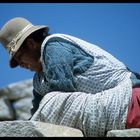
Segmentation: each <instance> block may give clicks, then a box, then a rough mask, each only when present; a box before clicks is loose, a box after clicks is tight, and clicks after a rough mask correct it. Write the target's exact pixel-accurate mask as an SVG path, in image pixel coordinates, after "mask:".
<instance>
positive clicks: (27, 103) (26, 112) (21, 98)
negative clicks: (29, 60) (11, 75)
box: [0, 79, 33, 120]
mask: <svg viewBox="0 0 140 140" xmlns="http://www.w3.org/2000/svg"><path fill="white" fill-rule="evenodd" d="M32 92H33V85H32V79H28V80H23V81H20V82H16V83H12V84H9V85H8V86H6V87H3V88H1V89H0V99H2V100H0V101H1V102H2V103H3V108H2V107H1V112H0V120H1V118H2V119H3V120H9V117H10V119H14V120H28V118H30V116H31V113H30V109H31V108H32V99H33V93H32ZM6 97H7V98H6ZM4 98H6V100H3V99H4ZM5 102H6V103H7V104H6V103H5ZM11 106H12V108H11ZM4 108H5V109H4ZM11 112H14V113H15V115H14V118H13V116H11ZM9 114H10V115H9ZM15 117H16V118H15Z"/></svg>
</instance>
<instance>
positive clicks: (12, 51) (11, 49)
mask: <svg viewBox="0 0 140 140" xmlns="http://www.w3.org/2000/svg"><path fill="white" fill-rule="evenodd" d="M32 26H33V25H32V24H28V25H27V26H26V27H25V28H24V29H23V30H21V31H20V32H19V33H18V34H17V35H16V36H15V37H14V38H13V40H12V41H11V42H10V43H9V44H8V45H7V50H8V52H9V53H10V54H11V56H13V55H14V54H15V52H16V44H17V41H18V40H19V39H20V38H21V37H22V35H23V34H24V33H25V32H26V31H27V30H28V29H29V28H31V27H32Z"/></svg>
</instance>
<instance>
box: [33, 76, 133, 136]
mask: <svg viewBox="0 0 140 140" xmlns="http://www.w3.org/2000/svg"><path fill="white" fill-rule="evenodd" d="M129 77H130V76H127V77H126V78H125V79H124V81H122V82H121V83H120V84H119V85H118V86H116V87H114V88H112V89H109V90H106V91H103V92H100V93H97V94H90V93H89V94H87V93H84V92H73V93H72V92H67V93H64V92H50V93H48V94H46V95H45V96H44V97H43V99H42V101H41V102H40V106H39V109H38V110H37V111H36V112H35V114H34V115H33V117H32V118H31V120H35V121H42V122H49V123H53V124H57V125H65V126H70V127H74V128H78V129H80V130H81V131H82V132H83V134H84V136H86V137H102V136H105V135H106V132H107V131H109V130H112V129H113V130H114V129H125V123H126V116H127V111H128V105H129V103H130V99H131V92H132V83H131V80H130V78H129Z"/></svg>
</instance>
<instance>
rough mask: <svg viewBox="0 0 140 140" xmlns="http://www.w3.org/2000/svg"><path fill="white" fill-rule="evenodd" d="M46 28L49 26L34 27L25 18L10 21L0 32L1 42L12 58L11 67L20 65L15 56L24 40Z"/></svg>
mask: <svg viewBox="0 0 140 140" xmlns="http://www.w3.org/2000/svg"><path fill="white" fill-rule="evenodd" d="M43 28H46V29H48V27H47V26H44V25H42V26H34V25H33V24H32V23H31V22H29V21H28V20H27V19H25V18H21V17H17V18H13V19H11V20H9V21H8V22H7V23H6V24H5V25H4V26H3V27H2V29H1V30H0V42H1V43H2V45H3V46H4V48H5V49H6V50H7V51H8V53H9V56H10V60H9V62H10V67H12V68H14V67H16V66H17V65H18V63H17V62H16V61H15V60H14V59H13V56H14V55H15V53H16V52H17V50H18V49H19V48H20V46H21V45H22V43H23V42H24V40H25V39H26V38H27V37H28V36H29V35H30V34H31V33H33V32H35V31H37V30H40V29H43Z"/></svg>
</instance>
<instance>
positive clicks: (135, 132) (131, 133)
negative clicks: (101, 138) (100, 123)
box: [107, 128, 140, 137]
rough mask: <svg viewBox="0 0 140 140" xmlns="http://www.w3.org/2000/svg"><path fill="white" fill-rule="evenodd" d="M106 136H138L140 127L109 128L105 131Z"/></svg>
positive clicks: (139, 135)
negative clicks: (109, 129)
mask: <svg viewBox="0 0 140 140" xmlns="http://www.w3.org/2000/svg"><path fill="white" fill-rule="evenodd" d="M107 137H140V129H139V128H131V129H124V130H111V131H108V132H107Z"/></svg>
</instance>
